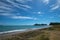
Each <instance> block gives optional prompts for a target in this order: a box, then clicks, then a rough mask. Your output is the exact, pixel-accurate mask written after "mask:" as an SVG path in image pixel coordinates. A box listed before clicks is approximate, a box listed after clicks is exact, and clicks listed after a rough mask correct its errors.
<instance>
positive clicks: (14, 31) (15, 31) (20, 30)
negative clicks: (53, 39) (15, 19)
mask: <svg viewBox="0 0 60 40" xmlns="http://www.w3.org/2000/svg"><path fill="white" fill-rule="evenodd" d="M48 27H51V26H48ZM48 27H43V28H30V29H19V30H10V31H4V32H0V35H3V34H10V33H17V32H20V33H23V32H28V31H33V30H38V29H44V28H48Z"/></svg>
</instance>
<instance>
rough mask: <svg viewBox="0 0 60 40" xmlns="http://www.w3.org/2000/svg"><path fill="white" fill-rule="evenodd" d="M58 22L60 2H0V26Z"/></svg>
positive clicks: (3, 0)
mask: <svg viewBox="0 0 60 40" xmlns="http://www.w3.org/2000/svg"><path fill="white" fill-rule="evenodd" d="M50 22H60V0H0V25H1V24H2V25H31V24H35V23H46V24H49V23H50Z"/></svg>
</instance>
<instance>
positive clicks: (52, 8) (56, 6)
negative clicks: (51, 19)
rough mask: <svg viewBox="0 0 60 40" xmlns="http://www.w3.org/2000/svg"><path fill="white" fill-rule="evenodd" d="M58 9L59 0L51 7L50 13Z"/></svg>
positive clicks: (59, 5) (59, 6)
mask: <svg viewBox="0 0 60 40" xmlns="http://www.w3.org/2000/svg"><path fill="white" fill-rule="evenodd" d="M58 8H59V9H60V0H57V1H56V3H55V4H53V5H51V11H53V10H56V9H58Z"/></svg>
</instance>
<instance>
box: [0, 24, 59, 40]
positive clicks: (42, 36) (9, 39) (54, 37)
mask: <svg viewBox="0 0 60 40" xmlns="http://www.w3.org/2000/svg"><path fill="white" fill-rule="evenodd" d="M0 40H60V25H53V26H52V27H49V28H44V29H39V30H35V31H29V32H24V33H20V34H16V35H10V36H6V37H3V38H0Z"/></svg>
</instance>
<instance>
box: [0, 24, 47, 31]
mask: <svg viewBox="0 0 60 40" xmlns="http://www.w3.org/2000/svg"><path fill="white" fill-rule="evenodd" d="M47 27H48V26H33V25H21V26H0V32H5V31H12V30H17V31H18V30H19V31H23V30H26V29H37V28H40V29H41V28H47Z"/></svg>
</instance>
